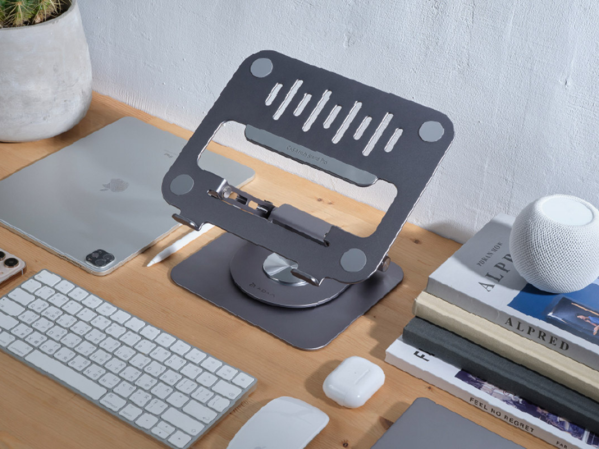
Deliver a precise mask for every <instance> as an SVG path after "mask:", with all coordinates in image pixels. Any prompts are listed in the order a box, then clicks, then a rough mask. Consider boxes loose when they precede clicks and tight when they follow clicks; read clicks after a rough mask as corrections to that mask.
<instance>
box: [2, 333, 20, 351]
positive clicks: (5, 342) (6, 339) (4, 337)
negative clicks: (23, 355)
mask: <svg viewBox="0 0 599 449" xmlns="http://www.w3.org/2000/svg"><path fill="white" fill-rule="evenodd" d="M16 338H17V337H13V336H12V335H10V334H9V333H8V332H6V331H3V332H0V346H2V347H3V348H6V347H7V346H8V345H9V344H11V343H12V342H13V341H15V340H16Z"/></svg>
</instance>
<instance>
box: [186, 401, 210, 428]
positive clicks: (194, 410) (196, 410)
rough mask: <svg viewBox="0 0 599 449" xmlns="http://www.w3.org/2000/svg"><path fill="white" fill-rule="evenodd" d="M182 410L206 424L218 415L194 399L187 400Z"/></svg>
mask: <svg viewBox="0 0 599 449" xmlns="http://www.w3.org/2000/svg"><path fill="white" fill-rule="evenodd" d="M183 411H184V412H185V413H188V414H189V415H191V416H193V417H194V418H195V419H198V420H200V421H202V422H204V423H206V424H210V422H211V421H212V420H213V419H214V418H216V417H217V416H218V414H217V413H216V412H215V411H214V410H210V409H209V408H208V407H205V406H203V405H202V404H200V403H198V402H196V401H194V400H191V401H189V402H188V403H187V404H186V405H185V407H183Z"/></svg>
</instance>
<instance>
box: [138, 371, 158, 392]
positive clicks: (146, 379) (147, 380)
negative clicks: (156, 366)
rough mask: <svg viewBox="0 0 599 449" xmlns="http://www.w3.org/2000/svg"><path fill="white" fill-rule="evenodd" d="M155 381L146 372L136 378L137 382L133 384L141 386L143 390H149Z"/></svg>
mask: <svg viewBox="0 0 599 449" xmlns="http://www.w3.org/2000/svg"><path fill="white" fill-rule="evenodd" d="M157 382H158V381H157V380H156V379H154V378H153V377H152V376H148V375H147V374H144V375H142V376H141V377H140V378H139V379H137V382H135V385H137V386H138V387H140V388H143V389H144V390H149V389H150V388H152V387H153V386H154V385H156V383H157Z"/></svg>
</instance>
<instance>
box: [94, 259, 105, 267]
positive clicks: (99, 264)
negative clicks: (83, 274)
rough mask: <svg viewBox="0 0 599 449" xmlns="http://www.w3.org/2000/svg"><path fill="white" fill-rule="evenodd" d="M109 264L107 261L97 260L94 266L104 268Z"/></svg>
mask: <svg viewBox="0 0 599 449" xmlns="http://www.w3.org/2000/svg"><path fill="white" fill-rule="evenodd" d="M107 263H108V262H107V261H106V259H96V261H95V262H94V264H95V265H96V266H97V267H103V266H105V265H106V264H107Z"/></svg>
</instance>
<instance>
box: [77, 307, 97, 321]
mask: <svg viewBox="0 0 599 449" xmlns="http://www.w3.org/2000/svg"><path fill="white" fill-rule="evenodd" d="M97 316H98V314H97V313H96V312H94V311H93V310H91V309H88V308H87V307H86V308H84V309H83V310H82V311H81V312H79V313H78V314H77V318H79V319H80V320H81V321H85V322H86V323H89V322H90V321H91V320H93V319H94V318H95V317H97Z"/></svg>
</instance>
